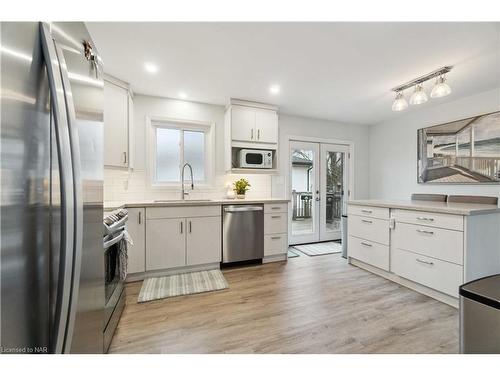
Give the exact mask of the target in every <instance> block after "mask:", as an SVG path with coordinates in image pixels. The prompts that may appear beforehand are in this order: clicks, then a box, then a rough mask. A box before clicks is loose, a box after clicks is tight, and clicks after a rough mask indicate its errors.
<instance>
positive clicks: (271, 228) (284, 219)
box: [264, 213, 288, 234]
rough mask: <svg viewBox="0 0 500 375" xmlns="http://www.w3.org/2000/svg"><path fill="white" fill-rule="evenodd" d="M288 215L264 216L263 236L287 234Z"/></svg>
mask: <svg viewBox="0 0 500 375" xmlns="http://www.w3.org/2000/svg"><path fill="white" fill-rule="evenodd" d="M287 224H288V214H287V213H276V214H264V234H279V233H285V234H286V233H288V225H287Z"/></svg>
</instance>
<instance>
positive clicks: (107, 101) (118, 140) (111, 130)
mask: <svg viewBox="0 0 500 375" xmlns="http://www.w3.org/2000/svg"><path fill="white" fill-rule="evenodd" d="M131 128H132V98H131V95H130V92H129V90H128V88H126V87H123V86H121V85H119V84H116V83H115V82H111V81H109V80H105V81H104V165H106V166H111V167H122V168H128V167H131V165H130V148H131V147H130V145H131V142H130V138H131V132H130V129H131Z"/></svg>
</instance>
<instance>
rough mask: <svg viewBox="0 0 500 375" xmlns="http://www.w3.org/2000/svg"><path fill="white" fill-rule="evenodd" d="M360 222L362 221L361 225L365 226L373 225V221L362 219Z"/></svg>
mask: <svg viewBox="0 0 500 375" xmlns="http://www.w3.org/2000/svg"><path fill="white" fill-rule="evenodd" d="M361 221H362V222H363V223H366V224H373V221H371V220H364V219H361Z"/></svg>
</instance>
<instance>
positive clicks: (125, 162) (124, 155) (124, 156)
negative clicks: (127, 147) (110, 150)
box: [123, 151, 127, 164]
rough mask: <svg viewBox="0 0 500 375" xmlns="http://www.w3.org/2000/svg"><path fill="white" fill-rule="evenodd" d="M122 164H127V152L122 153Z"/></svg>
mask: <svg viewBox="0 0 500 375" xmlns="http://www.w3.org/2000/svg"><path fill="white" fill-rule="evenodd" d="M123 164H127V152H126V151H124V152H123Z"/></svg>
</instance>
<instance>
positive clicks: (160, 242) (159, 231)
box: [146, 218, 186, 271]
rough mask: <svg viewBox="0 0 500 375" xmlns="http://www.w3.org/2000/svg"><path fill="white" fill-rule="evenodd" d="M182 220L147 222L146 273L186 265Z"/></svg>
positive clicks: (184, 230)
mask: <svg viewBox="0 0 500 375" xmlns="http://www.w3.org/2000/svg"><path fill="white" fill-rule="evenodd" d="M185 221H186V220H185V219H184V218H179V219H155V220H148V221H147V224H146V271H154V270H161V269H165V268H174V267H182V266H185V265H186V228H185V227H186V224H185Z"/></svg>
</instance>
